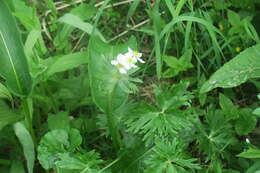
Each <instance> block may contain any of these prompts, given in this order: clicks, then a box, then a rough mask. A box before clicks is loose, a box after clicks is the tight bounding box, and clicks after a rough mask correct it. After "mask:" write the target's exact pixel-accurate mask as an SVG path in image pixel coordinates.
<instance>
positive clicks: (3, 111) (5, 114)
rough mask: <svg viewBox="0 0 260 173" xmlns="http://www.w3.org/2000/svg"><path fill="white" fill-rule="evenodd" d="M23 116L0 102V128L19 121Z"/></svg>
mask: <svg viewBox="0 0 260 173" xmlns="http://www.w3.org/2000/svg"><path fill="white" fill-rule="evenodd" d="M22 118H23V116H22V115H21V114H18V113H17V112H15V111H13V110H11V109H10V108H9V107H8V106H7V105H5V104H4V103H2V102H0V130H2V129H3V128H4V127H5V126H7V125H9V124H13V123H15V122H17V121H20V120H21V119H22Z"/></svg>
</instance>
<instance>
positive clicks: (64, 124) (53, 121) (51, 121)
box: [48, 112, 70, 131]
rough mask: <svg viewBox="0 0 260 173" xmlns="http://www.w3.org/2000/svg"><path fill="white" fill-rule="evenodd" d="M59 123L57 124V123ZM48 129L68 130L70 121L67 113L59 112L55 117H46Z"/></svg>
mask: <svg viewBox="0 0 260 173" xmlns="http://www.w3.org/2000/svg"><path fill="white" fill-rule="evenodd" d="M57 122H59V123H57ZM48 127H49V129H50V130H55V129H64V130H68V131H69V129H70V119H69V115H68V113H67V112H59V113H58V114H56V115H52V114H51V115H49V116H48Z"/></svg>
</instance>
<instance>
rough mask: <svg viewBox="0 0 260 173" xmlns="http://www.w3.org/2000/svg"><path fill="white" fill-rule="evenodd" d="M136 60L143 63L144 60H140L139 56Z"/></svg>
mask: <svg viewBox="0 0 260 173" xmlns="http://www.w3.org/2000/svg"><path fill="white" fill-rule="evenodd" d="M137 60H138V61H140V62H141V63H145V61H144V60H142V59H141V58H137Z"/></svg>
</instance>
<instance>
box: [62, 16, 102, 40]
mask: <svg viewBox="0 0 260 173" xmlns="http://www.w3.org/2000/svg"><path fill="white" fill-rule="evenodd" d="M58 21H59V22H62V23H66V24H68V25H71V26H74V27H75V28H78V29H80V30H82V31H84V32H86V33H87V34H89V35H91V34H92V32H93V29H94V27H93V25H92V24H90V23H88V22H84V21H83V20H82V19H81V18H79V17H78V16H75V15H73V14H70V13H67V14H65V15H64V16H62V17H61V18H60V19H59V20H58ZM95 34H96V35H97V36H98V37H99V38H100V39H101V40H102V41H104V42H106V39H105V38H104V36H103V35H102V34H101V33H100V32H99V31H98V30H97V29H96V30H95Z"/></svg>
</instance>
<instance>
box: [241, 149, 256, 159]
mask: <svg viewBox="0 0 260 173" xmlns="http://www.w3.org/2000/svg"><path fill="white" fill-rule="evenodd" d="M237 156H238V157H243V158H248V159H258V158H260V150H259V149H254V148H249V149H248V150H247V151H244V152H242V153H240V154H238V155H237Z"/></svg>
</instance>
